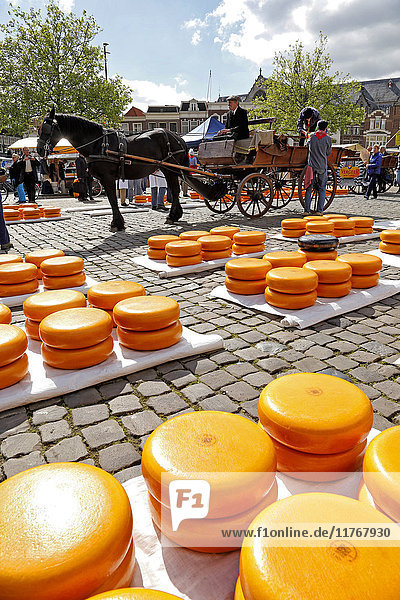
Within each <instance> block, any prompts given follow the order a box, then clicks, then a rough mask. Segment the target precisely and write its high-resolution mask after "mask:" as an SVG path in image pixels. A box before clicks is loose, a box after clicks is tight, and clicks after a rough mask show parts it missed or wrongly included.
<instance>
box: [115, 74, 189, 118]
mask: <svg viewBox="0 0 400 600" xmlns="http://www.w3.org/2000/svg"><path fill="white" fill-rule="evenodd" d="M174 80H175V81H176V84H175V85H166V84H163V83H155V82H154V81H146V80H138V79H135V80H128V79H124V83H125V84H126V85H128V86H129V87H130V88H131V89H132V90H133V105H134V106H136V107H137V108H140V109H141V110H143V111H146V110H147V107H148V105H149V104H159V105H164V104H172V105H179V104H180V103H181V102H182V100H189V99H190V98H193V94H192V93H190V92H188V91H186V90H185V88H184V86H186V85H187V81H185V80H183V79H182V77H181V76H179V75H178V76H177V77H175V79H174ZM178 88H180V89H178Z"/></svg>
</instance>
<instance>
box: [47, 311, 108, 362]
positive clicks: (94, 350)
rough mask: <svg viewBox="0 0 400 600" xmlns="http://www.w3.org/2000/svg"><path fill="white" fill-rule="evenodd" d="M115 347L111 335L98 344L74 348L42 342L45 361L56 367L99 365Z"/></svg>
mask: <svg viewBox="0 0 400 600" xmlns="http://www.w3.org/2000/svg"><path fill="white" fill-rule="evenodd" d="M92 310H93V309H92ZM103 312H104V313H105V311H103ZM107 316H108V315H107ZM39 334H40V326H39ZM113 349H114V340H113V338H112V336H111V335H109V336H108V337H107V338H106V339H105V340H103V341H102V342H99V343H98V344H94V345H93V346H89V347H85V348H76V349H74V350H61V349H60V348H53V347H52V346H48V345H47V344H42V347H41V351H42V358H43V360H44V362H45V363H47V364H48V365H50V366H51V367H55V368H56V369H85V368H86V367H92V366H93V365H98V364H100V363H102V362H104V361H105V360H107V358H108V357H109V356H111V354H112V353H113Z"/></svg>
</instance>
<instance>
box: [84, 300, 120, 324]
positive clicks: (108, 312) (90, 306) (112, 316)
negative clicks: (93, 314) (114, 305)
mask: <svg viewBox="0 0 400 600" xmlns="http://www.w3.org/2000/svg"><path fill="white" fill-rule="evenodd" d="M89 308H99V307H98V306H96V305H94V304H89ZM100 310H104V311H105V312H106V313H107V314H108V315H110V317H111V319H112V322H113V327H116V326H117V324H116V322H115V321H114V313H113V311H112V310H107V308H101V309H100Z"/></svg>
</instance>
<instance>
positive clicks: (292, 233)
mask: <svg viewBox="0 0 400 600" xmlns="http://www.w3.org/2000/svg"><path fill="white" fill-rule="evenodd" d="M305 233H306V230H305V229H281V235H283V237H287V238H299V237H301V236H302V235H305Z"/></svg>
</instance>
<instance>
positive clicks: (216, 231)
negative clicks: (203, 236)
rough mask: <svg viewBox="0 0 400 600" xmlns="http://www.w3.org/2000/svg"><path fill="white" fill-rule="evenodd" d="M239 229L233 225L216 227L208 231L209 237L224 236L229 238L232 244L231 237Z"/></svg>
mask: <svg viewBox="0 0 400 600" xmlns="http://www.w3.org/2000/svg"><path fill="white" fill-rule="evenodd" d="M239 231H240V227H236V226H235V225H219V226H218V227H213V228H212V229H211V230H210V234H211V235H226V236H228V237H229V238H231V240H232V242H233V236H234V235H235V233H239Z"/></svg>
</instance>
